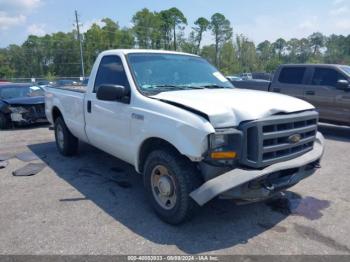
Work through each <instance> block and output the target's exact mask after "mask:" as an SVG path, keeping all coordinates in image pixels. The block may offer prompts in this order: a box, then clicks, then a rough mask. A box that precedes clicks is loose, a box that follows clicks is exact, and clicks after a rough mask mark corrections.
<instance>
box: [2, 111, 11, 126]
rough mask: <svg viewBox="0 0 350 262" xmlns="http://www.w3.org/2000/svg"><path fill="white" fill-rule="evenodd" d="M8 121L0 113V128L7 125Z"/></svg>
mask: <svg viewBox="0 0 350 262" xmlns="http://www.w3.org/2000/svg"><path fill="white" fill-rule="evenodd" d="M9 124H10V123H9V121H8V119H7V118H6V116H5V115H4V114H3V113H0V129H6V128H8V127H9Z"/></svg>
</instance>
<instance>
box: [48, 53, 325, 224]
mask: <svg viewBox="0 0 350 262" xmlns="http://www.w3.org/2000/svg"><path fill="white" fill-rule="evenodd" d="M46 114H47V118H48V119H49V121H50V122H51V123H53V124H54V130H55V137H56V144H57V148H58V150H59V152H60V153H61V154H63V155H66V156H69V155H74V154H76V153H77V149H78V140H81V141H84V142H86V143H89V144H91V145H93V146H95V147H97V148H99V149H101V150H103V151H105V152H108V153H109V154H111V155H113V156H115V157H117V158H119V159H122V160H124V161H126V162H128V163H130V164H132V165H133V166H134V167H135V169H136V171H137V172H138V173H140V174H142V176H143V180H144V186H145V191H146V194H147V196H148V198H149V200H150V202H151V204H152V206H153V207H154V210H155V211H156V213H157V214H158V215H159V216H160V218H162V219H163V220H164V221H166V222H168V223H172V224H177V223H180V222H182V221H184V220H185V219H187V218H189V217H190V216H191V214H192V212H193V210H194V209H195V208H196V207H197V206H198V205H199V206H202V205H204V204H205V203H207V202H208V201H210V200H211V199H213V198H215V197H220V198H226V199H233V200H235V201H237V202H253V201H259V200H264V199H267V198H269V197H271V196H274V195H275V194H276V193H277V192H280V191H281V190H285V189H287V188H289V187H291V186H293V185H295V184H296V183H298V182H299V181H300V180H302V179H304V178H306V177H307V176H310V175H312V174H314V173H315V170H316V169H317V168H318V167H319V161H320V159H321V157H322V154H323V149H324V146H323V137H322V135H321V134H320V133H318V132H317V124H318V113H317V112H316V111H315V110H314V107H313V106H312V105H310V104H309V103H307V102H304V101H302V100H299V99H297V98H293V97H289V96H285V95H281V94H273V93H266V92H260V91H251V90H242V89H235V88H233V86H232V85H231V83H230V82H229V81H227V79H226V78H225V77H224V76H223V75H222V74H220V73H219V72H218V70H217V69H215V68H214V67H213V66H212V65H210V64H209V63H208V62H207V61H206V60H204V59H202V58H200V57H198V56H195V55H190V54H184V53H177V52H168V51H150V50H110V51H105V52H103V53H102V54H100V55H99V56H98V58H97V60H96V62H95V65H94V66H93V69H92V72H91V76H90V79H89V82H88V86H87V89H86V92H83V91H82V90H74V89H71V90H67V89H65V88H54V87H51V88H49V89H48V90H47V92H46Z"/></svg>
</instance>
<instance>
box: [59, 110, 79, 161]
mask: <svg viewBox="0 0 350 262" xmlns="http://www.w3.org/2000/svg"><path fill="white" fill-rule="evenodd" d="M55 139H56V146H57V149H58V151H59V152H60V153H61V154H62V155H64V156H73V155H75V154H77V152H78V144H79V141H78V139H77V138H76V137H75V136H73V135H72V133H71V132H70V131H69V129H68V127H67V126H66V124H65V122H64V120H63V118H62V117H58V118H57V119H56V121H55Z"/></svg>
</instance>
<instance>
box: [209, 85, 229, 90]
mask: <svg viewBox="0 0 350 262" xmlns="http://www.w3.org/2000/svg"><path fill="white" fill-rule="evenodd" d="M203 87H204V88H212V89H214V88H229V87H226V86H219V85H205V86H203Z"/></svg>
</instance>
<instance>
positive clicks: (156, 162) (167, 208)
mask: <svg viewBox="0 0 350 262" xmlns="http://www.w3.org/2000/svg"><path fill="white" fill-rule="evenodd" d="M144 183H145V189H146V192H147V195H148V198H149V200H150V202H151V204H152V206H153V208H154V210H155V212H156V213H157V215H158V216H159V217H160V218H161V219H162V220H163V221H165V222H167V223H169V224H179V223H182V222H184V221H185V220H187V219H189V218H191V216H192V215H193V213H194V211H195V209H196V208H197V207H198V205H197V204H196V203H195V202H194V201H193V199H192V198H191V197H190V196H189V194H190V193H191V192H192V191H193V190H195V189H196V188H198V187H199V186H200V183H201V180H200V179H199V174H198V171H197V170H196V168H195V166H194V165H193V163H191V162H190V161H189V160H188V159H186V158H185V157H183V156H181V155H180V154H179V153H178V152H176V151H175V150H171V149H169V150H156V151H153V152H152V153H151V154H150V155H149V156H148V158H147V160H146V164H145V168H144Z"/></svg>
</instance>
